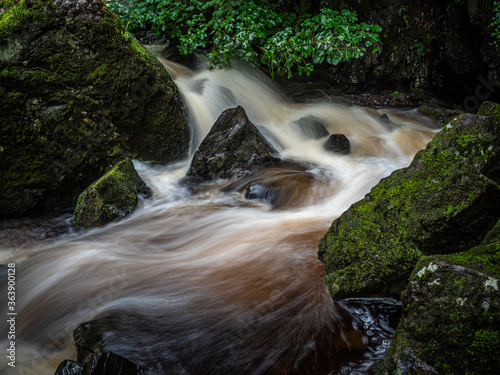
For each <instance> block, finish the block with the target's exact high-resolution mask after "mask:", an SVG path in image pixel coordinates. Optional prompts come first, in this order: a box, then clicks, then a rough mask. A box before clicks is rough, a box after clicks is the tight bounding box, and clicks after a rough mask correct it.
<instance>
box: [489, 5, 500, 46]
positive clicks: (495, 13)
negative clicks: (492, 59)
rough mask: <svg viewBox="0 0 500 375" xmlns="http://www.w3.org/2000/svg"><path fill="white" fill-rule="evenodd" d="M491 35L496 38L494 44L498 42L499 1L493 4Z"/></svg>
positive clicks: (499, 33) (499, 35)
mask: <svg viewBox="0 0 500 375" xmlns="http://www.w3.org/2000/svg"><path fill="white" fill-rule="evenodd" d="M490 27H491V35H493V37H494V38H496V39H497V40H496V42H495V44H498V41H499V40H500V1H495V2H494V3H493V17H492V19H491V25H490Z"/></svg>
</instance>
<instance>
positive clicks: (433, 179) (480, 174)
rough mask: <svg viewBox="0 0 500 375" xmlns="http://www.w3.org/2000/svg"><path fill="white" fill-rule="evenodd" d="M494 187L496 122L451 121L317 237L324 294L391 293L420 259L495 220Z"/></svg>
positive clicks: (499, 180) (497, 191)
mask: <svg viewBox="0 0 500 375" xmlns="http://www.w3.org/2000/svg"><path fill="white" fill-rule="evenodd" d="M499 107H500V106H498V105H495V106H493V107H491V108H490V109H488V114H490V113H496V112H495V108H497V109H498V108H499ZM482 110H485V109H484V108H483V109H482ZM480 113H481V112H480ZM499 184H500V117H496V116H476V115H462V116H460V117H458V118H457V119H455V120H453V121H452V122H451V123H450V125H448V126H446V127H445V128H444V129H443V130H442V131H441V132H440V133H438V134H437V135H436V137H435V138H434V140H433V141H431V142H430V143H429V144H428V146H427V148H426V149H425V150H422V151H420V152H419V153H417V155H416V156H415V158H414V160H413V162H412V163H411V165H410V166H409V167H408V168H404V169H400V170H398V171H395V172H394V173H393V174H392V175H391V176H389V177H387V178H385V179H383V180H382V181H381V182H380V183H379V184H378V185H377V186H375V187H374V188H373V189H372V191H371V192H370V193H369V194H367V195H366V197H365V198H364V199H362V200H361V201H359V202H357V203H355V204H353V205H352V206H351V207H350V208H349V209H348V210H347V211H346V212H344V214H342V216H341V217H340V218H338V219H337V220H335V221H334V222H333V224H332V226H331V227H330V229H329V230H328V232H327V233H326V235H325V236H324V237H323V238H322V239H321V241H320V245H319V252H318V256H319V259H321V260H322V261H323V262H324V263H325V267H326V271H327V277H326V279H325V281H326V284H327V286H328V288H329V290H330V292H331V294H332V295H333V296H336V297H346V296H356V295H371V296H379V295H392V296H398V295H399V293H400V292H401V291H402V290H403V289H404V287H405V286H406V284H407V282H408V279H409V276H410V274H411V272H412V270H413V268H414V266H415V264H416V263H417V262H418V261H419V259H420V257H421V256H422V254H450V253H457V252H461V251H465V250H467V249H470V248H471V247H473V246H475V245H477V244H478V243H479V242H480V241H481V240H482V239H483V238H484V236H485V235H486V233H487V232H488V230H489V229H491V228H492V226H493V225H494V224H495V223H496V222H497V220H498V218H499V217H500V187H499Z"/></svg>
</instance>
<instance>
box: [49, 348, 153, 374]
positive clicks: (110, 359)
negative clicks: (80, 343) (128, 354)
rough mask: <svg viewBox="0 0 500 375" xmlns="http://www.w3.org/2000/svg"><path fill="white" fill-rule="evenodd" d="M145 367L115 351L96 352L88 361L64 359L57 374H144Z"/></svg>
mask: <svg viewBox="0 0 500 375" xmlns="http://www.w3.org/2000/svg"><path fill="white" fill-rule="evenodd" d="M147 373H148V372H146V370H145V369H143V368H141V367H140V366H137V365H136V364H135V363H133V362H131V361H129V360H128V359H126V358H123V357H121V356H119V355H118V354H115V353H111V352H108V353H95V354H92V355H91V356H90V358H89V359H88V360H87V362H85V363H83V364H81V363H80V362H77V361H69V360H66V361H63V362H62V363H61V364H60V365H59V367H58V368H57V370H56V373H55V375H101V374H110V375H111V374H113V375H144V374H147Z"/></svg>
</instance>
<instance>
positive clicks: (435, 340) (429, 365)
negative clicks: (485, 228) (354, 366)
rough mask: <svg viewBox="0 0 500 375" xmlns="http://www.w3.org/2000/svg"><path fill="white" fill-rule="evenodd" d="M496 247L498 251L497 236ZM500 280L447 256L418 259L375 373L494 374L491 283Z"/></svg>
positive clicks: (497, 305)
mask: <svg viewBox="0 0 500 375" xmlns="http://www.w3.org/2000/svg"><path fill="white" fill-rule="evenodd" d="M496 244H497V253H498V245H499V242H498V238H497V242H496ZM431 265H432V266H431ZM430 268H432V270H433V271H432V272H430V271H429V269H430ZM423 270H426V271H424V272H422V271H423ZM498 276H499V275H497V276H496V277H492V276H491V275H489V274H485V273H482V272H479V271H477V270H475V269H472V268H467V267H464V266H461V265H457V264H456V263H454V262H451V261H450V259H447V257H434V256H431V257H428V258H425V259H423V260H422V261H420V262H419V263H418V264H417V266H416V267H415V270H414V272H413V275H412V277H411V280H410V282H409V284H408V287H407V288H406V290H405V292H404V293H403V295H402V300H403V305H404V311H403V317H402V320H401V322H400V324H399V326H398V329H397V331H396V333H395V336H394V338H393V340H392V342H391V345H390V347H389V350H388V353H387V357H386V359H385V361H384V363H383V365H382V367H381V369H380V370H379V373H380V374H402V375H403V374H438V373H439V374H443V375H445V374H450V375H451V374H493V373H495V372H496V371H497V370H498V368H500V357H499V356H498V353H499V351H500V333H499V331H498V327H499V326H500V292H499V290H498V288H494V287H489V285H490V284H495V283H494V282H498V281H499V280H498ZM426 371H428V372H426Z"/></svg>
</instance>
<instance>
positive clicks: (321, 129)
mask: <svg viewBox="0 0 500 375" xmlns="http://www.w3.org/2000/svg"><path fill="white" fill-rule="evenodd" d="M292 125H293V126H294V128H295V129H297V130H298V131H299V132H300V133H301V134H302V135H303V136H304V137H306V138H308V139H320V138H323V137H327V136H328V135H329V134H330V133H329V132H328V130H327V129H326V127H325V124H323V122H321V120H320V119H319V118H317V117H315V116H304V117H301V118H300V119H298V120H297V121H294V122H293V123H292Z"/></svg>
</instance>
